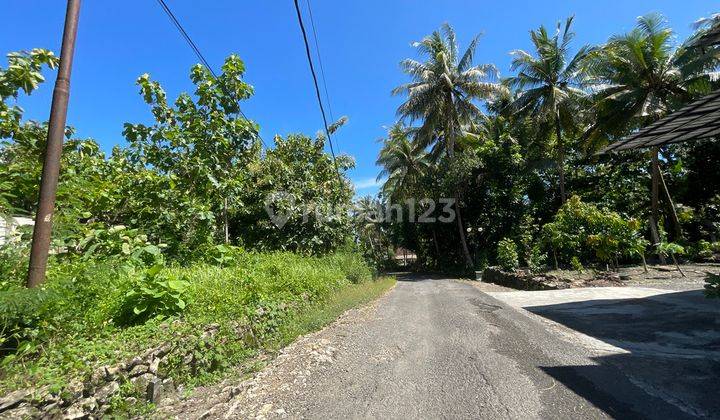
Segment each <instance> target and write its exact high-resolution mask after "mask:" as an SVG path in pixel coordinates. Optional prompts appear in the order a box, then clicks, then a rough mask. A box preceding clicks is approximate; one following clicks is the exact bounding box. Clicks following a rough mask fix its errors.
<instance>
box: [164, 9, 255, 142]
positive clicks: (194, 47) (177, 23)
mask: <svg viewBox="0 0 720 420" xmlns="http://www.w3.org/2000/svg"><path fill="white" fill-rule="evenodd" d="M157 2H158V4H159V5H160V7H162V9H163V11H164V12H165V14H166V15H167V16H168V18H169V19H170V21H171V22H172V23H173V25H175V27H176V28H177V30H178V31H179V32H180V35H182V37H183V38H184V39H185V42H187V44H188V45H189V46H190V48H191V49H192V50H193V52H194V53H195V55H196V56H197V58H198V60H200V63H201V64H202V65H203V66H205V68H206V69H208V71H209V72H210V74H211V75H212V77H213V78H214V79H215V81H216V82H217V84H218V86H220V89H222V90H223V91H224V93H225V94H226V95H228V96H231V95H230V94H229V93H228V91H227V89H226V87H225V85H224V84H223V83H222V82H221V81H220V78H219V77H218V75H217V73H215V70H213V68H212V66H210V63H209V62H208V61H207V60H206V59H205V56H204V55H203V54H202V52H200V48H198V46H197V44H195V42H193V40H192V38H190V35H189V34H188V33H187V31H186V30H185V28H183V26H182V24H181V23H180V21H179V20H178V18H176V17H175V14H174V13H173V12H172V10H170V7H169V6H168V5H167V4H166V3H165V1H164V0H157ZM238 113H239V114H240V115H241V116H242V117H243V119H245V121H248V122H250V129H251V130H252V131H253V134H255V136H256V137H257V138H258V139H260V142H261V143H262V144H263V146H265V148H266V149H267V148H268V146H267V143H265V140H263V138H262V137H261V136H260V132H258V130H256V129H255V127H254V126H253V125H252V122H251V121H250V119H249V118H248V117H247V116H246V115H245V113H244V112H243V111H242V109H241V108H240V105H239V104H238Z"/></svg>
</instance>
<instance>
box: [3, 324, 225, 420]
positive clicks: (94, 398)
mask: <svg viewBox="0 0 720 420" xmlns="http://www.w3.org/2000/svg"><path fill="white" fill-rule="evenodd" d="M218 328H219V326H218V325H216V324H213V325H209V326H208V327H206V328H205V330H204V331H203V332H202V333H201V335H200V338H202V339H207V340H209V339H212V338H213V337H214V336H215V334H216V333H217V331H218ZM181 349H182V350H181ZM179 352H180V353H179ZM194 353H195V351H194V349H192V348H188V349H184V348H183V347H182V346H181V342H178V343H175V344H171V343H166V344H163V345H162V346H160V347H157V348H154V349H150V350H147V351H146V352H144V353H143V354H140V355H138V356H135V357H133V358H132V359H131V360H128V361H126V362H124V363H120V364H118V365H115V366H103V367H101V368H99V369H97V370H95V371H94V372H93V373H92V374H91V375H90V378H88V379H87V380H85V381H82V382H81V381H78V382H74V383H70V384H68V385H67V386H66V387H65V388H64V389H63V390H62V391H61V392H58V393H54V392H51V391H50V390H49V389H48V387H45V388H40V389H22V390H17V391H14V392H11V393H10V394H8V395H6V396H5V397H3V398H0V419H4V418H8V419H16V418H43V419H56V418H62V419H88V418H101V417H103V414H104V413H105V412H106V411H107V410H108V408H109V407H110V404H111V401H112V399H113V397H116V396H118V395H120V394H121V387H123V388H127V387H130V389H131V390H132V392H131V394H133V395H137V396H138V397H135V396H130V397H125V399H126V400H127V403H129V404H132V403H135V402H137V400H138V398H141V399H143V400H145V401H147V402H153V403H156V402H159V401H160V400H162V399H163V398H165V397H170V396H172V395H173V394H175V393H176V392H178V391H180V390H181V389H182V386H176V384H175V383H174V381H173V379H172V378H170V377H167V375H165V374H164V373H163V372H162V367H163V366H164V365H165V363H166V361H167V360H168V357H169V356H170V355H173V356H176V355H178V354H180V356H181V357H182V358H183V363H184V364H186V365H188V366H194V364H195V363H197V361H196V360H195V356H194ZM126 393H127V392H123V393H122V394H123V395H124V394H126Z"/></svg>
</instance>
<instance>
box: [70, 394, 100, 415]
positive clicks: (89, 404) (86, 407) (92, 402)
mask: <svg viewBox="0 0 720 420" xmlns="http://www.w3.org/2000/svg"><path fill="white" fill-rule="evenodd" d="M75 406H78V407H80V408H82V410H83V411H84V412H86V413H90V412H93V411H95V410H97V409H98V399H97V398H95V397H87V398H83V399H82V400H80V401H78V402H77V403H76V404H75Z"/></svg>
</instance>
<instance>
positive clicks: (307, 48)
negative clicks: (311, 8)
mask: <svg viewBox="0 0 720 420" xmlns="http://www.w3.org/2000/svg"><path fill="white" fill-rule="evenodd" d="M294 2H295V12H296V13H297V18H298V24H300V32H302V36H303V41H304V42H305V55H306V56H307V60H308V64H309V65H310V73H311V74H312V78H313V83H314V84H315V96H317V101H318V105H319V106H320V114H322V119H323V126H324V128H325V135H326V136H327V139H328V143H329V144H330V153H331V154H332V158H333V163H334V164H335V172H336V173H337V178H338V183H339V184H340V185H339V186H340V187H341V186H342V184H343V182H342V179H341V177H340V169H338V164H337V159H336V157H335V149H334V147H333V143H332V138H331V137H330V129H329V128H328V123H327V117H326V116H325V108H324V107H323V103H322V98H321V95H320V87H319V85H318V80H317V75H316V74H315V66H314V65H313V61H312V55H311V54H310V44H309V43H308V38H307V32H305V25H304V24H303V19H302V13H301V12H300V5H299V4H298V0H294Z"/></svg>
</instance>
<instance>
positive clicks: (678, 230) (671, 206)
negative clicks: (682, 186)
mask: <svg viewBox="0 0 720 420" xmlns="http://www.w3.org/2000/svg"><path fill="white" fill-rule="evenodd" d="M658 169H659V168H658ZM658 174H659V175H660V184H661V185H662V188H663V191H664V192H665V198H666V199H667V206H668V208H669V210H670V220H671V221H672V224H673V233H674V234H675V237H674V238H673V240H675V241H677V240H678V239H682V237H683V234H682V229H681V228H680V220H679V219H678V215H677V211H676V210H675V204H674V203H673V199H672V197H671V196H670V190H668V187H667V184H666V183H665V177H664V176H663V174H662V171H658Z"/></svg>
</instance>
